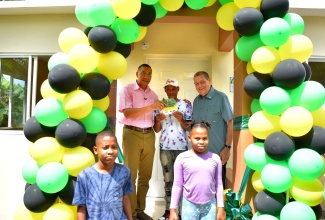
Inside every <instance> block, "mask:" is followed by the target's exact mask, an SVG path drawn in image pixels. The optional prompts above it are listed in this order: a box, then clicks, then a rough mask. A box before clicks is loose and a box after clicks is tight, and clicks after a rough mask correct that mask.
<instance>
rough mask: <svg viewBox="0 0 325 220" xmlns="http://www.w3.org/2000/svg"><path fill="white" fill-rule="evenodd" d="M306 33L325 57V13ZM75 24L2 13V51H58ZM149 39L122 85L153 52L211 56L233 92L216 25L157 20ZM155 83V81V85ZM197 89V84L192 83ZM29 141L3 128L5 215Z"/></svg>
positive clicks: (20, 189) (21, 184) (217, 78)
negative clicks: (62, 38) (60, 38)
mask: <svg viewBox="0 0 325 220" xmlns="http://www.w3.org/2000/svg"><path fill="white" fill-rule="evenodd" d="M304 21H305V33H304V34H305V35H306V36H307V37H309V38H310V39H311V40H312V42H313V45H314V52H313V55H317V56H325V48H324V47H325V44H324V41H323V39H324V32H325V30H324V28H322V27H323V24H324V22H325V18H324V17H304ZM68 27H76V28H79V29H81V30H83V29H84V28H85V27H84V26H83V25H81V24H80V23H79V22H78V21H77V19H76V18H75V16H74V15H73V14H63V15H62V14H61V15H59V14H58V15H56V14H52V15H2V16H0V54H12V53H19V54H30V53H34V54H53V53H56V52H59V51H60V48H59V45H58V36H59V34H60V33H61V31H62V30H64V29H65V28H68ZM145 40H146V41H147V42H149V45H150V46H149V48H148V49H147V50H143V49H141V47H140V43H139V42H137V43H135V44H134V50H133V51H132V53H131V55H130V56H129V57H128V58H127V62H128V71H127V73H126V75H125V76H124V77H123V78H121V79H120V80H118V89H119V88H120V87H121V86H123V85H125V84H127V83H130V82H133V81H134V80H135V71H136V68H137V66H138V65H139V64H141V63H143V62H145V59H146V57H147V56H148V55H157V56H161V55H187V56H188V55H194V54H202V55H209V56H211V58H212V76H213V77H212V78H213V82H212V83H213V85H214V87H215V88H216V89H219V90H221V91H223V92H225V93H226V94H227V95H228V96H229V98H230V101H231V102H232V100H233V98H232V93H229V84H228V82H229V77H230V76H233V59H232V57H233V54H232V52H230V53H220V52H218V50H217V48H218V45H217V42H218V28H217V24H202V23H201V24H188V23H173V24H166V23H154V24H153V25H151V26H150V27H148V32H147V35H146V37H145ZM153 86H155V85H153ZM193 89H194V87H193ZM117 135H120V134H117ZM28 145H29V143H28V141H27V140H26V138H25V137H24V135H23V132H22V131H5V130H0V164H1V168H0V176H1V184H0V186H1V187H0V195H1V197H0V220H12V219H14V214H15V211H16V210H17V208H18V207H19V206H20V205H22V204H23V195H24V188H25V181H24V180H23V178H22V175H21V168H22V166H23V164H24V163H25V162H26V161H27V159H28V158H29V155H28Z"/></svg>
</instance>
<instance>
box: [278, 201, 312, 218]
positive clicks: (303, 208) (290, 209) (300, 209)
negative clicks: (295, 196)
mask: <svg viewBox="0 0 325 220" xmlns="http://www.w3.org/2000/svg"><path fill="white" fill-rule="evenodd" d="M280 219H281V220H293V219H294V220H307V219H308V220H316V215H315V212H314V211H313V209H312V208H311V207H310V206H308V205H306V204H305V203H302V202H297V201H293V202H289V203H288V204H286V205H285V206H284V207H283V208H282V210H281V213H280Z"/></svg>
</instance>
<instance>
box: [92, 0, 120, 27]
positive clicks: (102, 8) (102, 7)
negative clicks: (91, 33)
mask: <svg viewBox="0 0 325 220" xmlns="http://www.w3.org/2000/svg"><path fill="white" fill-rule="evenodd" d="M88 16H89V17H90V19H91V20H92V22H93V23H94V24H95V26H98V25H105V26H110V25H111V24H112V23H113V22H114V20H115V18H116V14H115V12H114V10H113V6H112V3H111V2H110V1H107V0H96V1H91V3H90V4H89V7H88Z"/></svg>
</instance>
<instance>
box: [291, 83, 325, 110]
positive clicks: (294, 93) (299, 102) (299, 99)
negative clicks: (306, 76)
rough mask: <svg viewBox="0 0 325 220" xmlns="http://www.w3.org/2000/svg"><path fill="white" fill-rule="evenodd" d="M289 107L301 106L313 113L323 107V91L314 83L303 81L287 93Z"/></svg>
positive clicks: (324, 90) (324, 95) (324, 98)
mask: <svg viewBox="0 0 325 220" xmlns="http://www.w3.org/2000/svg"><path fill="white" fill-rule="evenodd" d="M289 94H290V97H291V106H301V107H304V108H306V109H307V110H309V111H310V112H312V111H315V110H317V109H319V108H320V107H322V106H323V104H324V102H325V89H324V87H323V85H322V84H320V83H319V82H316V81H305V82H303V83H302V84H301V85H300V86H298V87H297V88H295V89H293V90H290V91H289Z"/></svg>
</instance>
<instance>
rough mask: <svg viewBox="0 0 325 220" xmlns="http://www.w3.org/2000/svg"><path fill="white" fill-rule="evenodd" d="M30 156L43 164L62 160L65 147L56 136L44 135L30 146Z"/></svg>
mask: <svg viewBox="0 0 325 220" xmlns="http://www.w3.org/2000/svg"><path fill="white" fill-rule="evenodd" d="M29 154H30V156H31V157H32V158H33V159H34V160H35V161H36V162H37V163H38V164H41V165H44V164H46V163H49V162H61V160H62V157H63V154H64V147H63V146H62V145H61V144H60V143H59V142H58V141H57V140H56V139H55V138H54V137H42V138H40V139H38V140H36V141H35V143H34V144H33V145H32V146H31V147H30V148H29Z"/></svg>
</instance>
